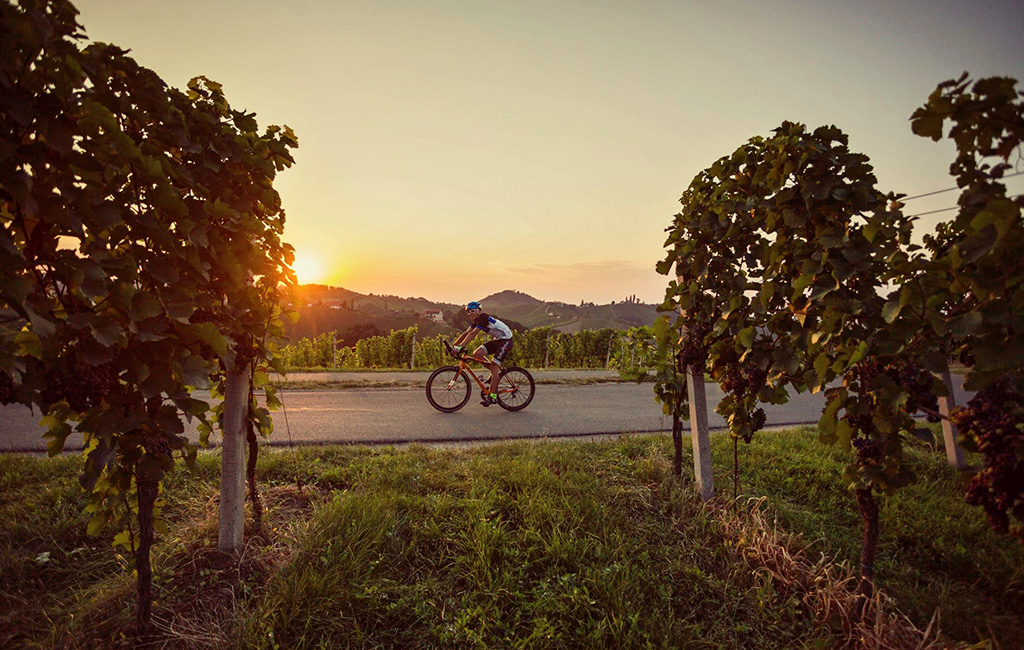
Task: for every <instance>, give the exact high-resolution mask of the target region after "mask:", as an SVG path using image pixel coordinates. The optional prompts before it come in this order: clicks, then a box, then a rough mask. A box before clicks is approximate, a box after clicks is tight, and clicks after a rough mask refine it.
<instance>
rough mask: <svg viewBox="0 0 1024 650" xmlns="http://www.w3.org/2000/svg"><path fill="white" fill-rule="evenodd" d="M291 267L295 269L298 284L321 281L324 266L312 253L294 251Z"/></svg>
mask: <svg viewBox="0 0 1024 650" xmlns="http://www.w3.org/2000/svg"><path fill="white" fill-rule="evenodd" d="M292 269H293V270H294V271H295V277H296V278H297V279H298V281H299V284H313V283H316V282H323V275H324V267H323V265H322V264H321V263H320V260H318V259H317V258H316V257H314V256H312V255H309V254H303V253H296V254H295V263H294V264H292Z"/></svg>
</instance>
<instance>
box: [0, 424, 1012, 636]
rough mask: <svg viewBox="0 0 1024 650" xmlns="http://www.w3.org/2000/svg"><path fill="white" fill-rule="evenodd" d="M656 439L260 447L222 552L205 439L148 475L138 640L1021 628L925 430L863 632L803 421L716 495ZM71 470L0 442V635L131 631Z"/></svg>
mask: <svg viewBox="0 0 1024 650" xmlns="http://www.w3.org/2000/svg"><path fill="white" fill-rule="evenodd" d="M670 446H671V445H670V442H669V441H668V440H667V439H666V437H663V436H636V437H624V438H622V439H620V440H618V441H612V442H601V443H578V442H551V443H517V444H501V445H493V446H479V447H459V448H426V447H412V448H408V449H401V450H396V449H391V448H376V449H366V448H353V447H308V448H301V449H296V450H294V451H291V450H263V451H262V452H261V453H262V456H261V462H260V465H259V475H260V480H261V481H262V492H263V499H264V502H265V505H266V507H267V512H266V513H265V516H264V522H263V526H262V527H261V528H260V529H259V530H256V529H252V530H249V531H248V536H247V539H248V542H247V545H246V548H245V552H244V553H243V554H242V555H241V557H240V558H229V557H227V556H224V555H222V554H220V553H219V552H218V551H216V550H215V548H216V529H217V524H216V502H217V475H218V463H219V456H217V454H216V453H208V454H203V455H201V457H200V460H199V463H198V467H197V471H196V473H195V475H191V474H189V473H188V472H187V471H184V470H181V471H177V472H175V474H174V475H173V476H172V477H171V479H170V481H169V483H168V486H167V489H166V490H165V492H164V498H165V499H166V502H167V503H166V508H165V514H166V516H167V518H168V519H169V521H170V526H169V528H168V531H167V532H166V533H164V534H162V535H160V536H159V537H158V549H157V558H156V566H157V573H158V579H157V599H158V602H157V604H156V619H157V623H158V626H159V628H160V629H161V634H162V637H161V640H160V642H159V643H157V644H156V646H157V647H158V646H159V645H165V646H166V647H196V648H199V647H224V648H226V647H240V646H241V647H259V648H275V647H278V648H321V647H343V648H347V647H352V648H374V647H379V648H435V647H441V648H648V647H653V648H674V647H700V648H735V647H750V648H755V647H756V648H764V647H772V648H777V647H787V648H788V647H808V648H829V647H837V646H842V645H850V646H851V647H906V646H907V645H908V644H909V646H910V647H914V646H915V645H917V644H918V643H924V645H925V647H941V646H942V645H945V644H948V643H954V642H956V641H960V642H966V643H975V642H979V641H982V640H985V639H993V640H994V643H996V644H998V647H1004V648H1013V647H1022V645H1024V641H1022V639H1021V638H1020V634H1019V630H1020V629H1021V627H1022V625H1024V575H1022V572H1024V552H1022V549H1021V548H1020V547H1019V546H1017V545H1015V544H1014V543H1012V542H1010V541H1009V540H1008V539H1005V538H1000V537H998V536H996V535H994V534H993V533H991V532H990V531H989V530H988V526H987V524H986V523H985V521H984V517H983V515H982V514H981V513H980V512H979V511H977V510H976V509H973V508H971V507H969V506H966V505H964V504H963V503H962V501H961V500H960V496H959V493H960V491H961V489H962V487H961V483H962V482H963V480H964V478H963V477H962V476H960V475H958V474H957V473H956V472H955V471H953V470H952V469H950V468H949V467H947V466H946V465H945V464H944V463H943V462H942V459H941V458H940V456H939V455H937V454H934V453H930V452H929V450H928V449H927V448H926V447H924V446H923V445H921V446H916V447H914V448H913V449H911V450H910V451H909V454H910V460H911V462H912V463H913V464H914V467H915V470H916V472H917V474H918V477H919V482H918V484H917V485H915V486H913V487H911V488H909V489H907V490H904V491H903V492H902V493H901V494H899V495H898V496H896V497H894V498H891V499H888V500H885V501H884V507H883V510H882V539H881V543H880V546H879V560H878V562H877V564H876V572H877V579H878V584H879V586H880V587H881V588H882V589H883V590H884V591H885V593H886V594H887V595H888V596H889V598H891V601H886V603H884V606H883V608H882V611H883V612H884V615H882V614H879V616H878V617H877V618H876V619H874V621H875V623H876V624H877V625H876V626H875V627H871V628H863V627H862V628H856V627H852V626H851V623H850V621H849V620H847V619H846V618H844V616H843V615H842V610H841V606H842V605H844V604H848V602H849V594H848V590H847V588H848V587H849V585H850V582H849V572H848V571H847V570H846V568H845V567H846V566H847V565H851V566H852V563H853V560H855V558H856V557H857V554H858V552H859V527H858V526H859V524H858V518H857V516H856V513H855V511H854V508H853V499H852V497H851V496H850V495H849V494H848V493H847V492H846V491H845V489H844V488H843V487H842V485H841V481H840V478H839V468H841V466H842V465H843V463H844V461H843V459H842V455H841V453H839V452H837V451H834V450H829V449H825V448H823V447H821V446H820V445H819V444H817V443H816V441H815V440H814V434H813V433H812V432H809V431H808V430H793V431H787V432H781V433H763V434H760V435H759V436H758V437H757V438H756V439H755V441H754V442H753V443H752V444H751V445H749V446H742V445H741V449H740V452H741V454H740V456H741V465H742V485H741V490H742V494H741V495H740V497H739V498H738V499H735V500H733V499H732V482H731V481H732V472H731V458H732V446H731V443H730V441H729V440H728V438H727V437H725V436H716V437H715V440H714V450H715V456H716V484H717V485H718V486H719V497H718V498H717V499H716V500H714V501H712V502H711V503H709V504H703V503H701V502H700V501H699V500H698V499H697V498H696V497H695V496H694V495H693V493H692V491H691V489H690V487H689V485H688V484H687V482H686V478H685V477H684V481H683V483H682V484H680V483H679V482H677V481H676V480H675V479H673V478H672V477H671V475H670V467H671V465H670V462H669V458H670ZM719 461H720V462H721V464H718V462H719ZM79 462H80V459H79V458H77V457H74V456H69V457H62V458H55V459H46V458H41V457H27V456H3V457H0V578H2V581H0V582H2V585H3V586H2V588H0V646H4V645H5V644H6V645H11V646H15V647H18V646H25V647H81V648H86V647H88V648H95V647H109V646H117V645H123V646H127V645H129V644H130V637H129V633H130V630H131V623H132V620H133V611H132V610H133V607H134V593H133V588H134V580H133V577H132V574H131V569H130V566H129V564H128V562H127V560H126V559H125V558H123V557H121V556H118V555H117V554H115V553H114V552H113V551H112V550H111V547H110V538H111V537H112V534H113V532H114V531H109V532H108V533H107V534H106V536H105V537H103V538H99V539H93V538H88V537H86V535H85V532H84V531H85V524H84V522H85V518H84V515H82V514H81V512H80V492H79V488H78V486H77V479H76V475H77V466H78V463H79ZM300 484H301V487H300ZM761 497H765V498H764V499H761ZM835 562H839V563H840V564H838V565H837V564H835ZM842 563H846V564H842ZM844 599H845V600H844ZM896 608H898V610H899V611H902V612H903V613H905V614H906V616H907V617H908V619H909V620H908V619H904V618H903V617H901V616H900V615H899V614H898V612H897V611H896ZM936 611H938V612H939V616H938V617H937V618H933V617H934V615H935V613H936ZM929 623H937V624H938V625H939V626H940V627H941V630H942V635H943V636H942V637H941V638H940V639H937V638H936V634H935V627H934V625H933V626H932V628H931V629H930V630H927V632H925V630H926V628H928V626H929ZM915 626H916V629H914V627H915ZM858 639H859V640H858ZM929 644H930V645H929Z"/></svg>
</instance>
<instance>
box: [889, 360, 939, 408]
mask: <svg viewBox="0 0 1024 650" xmlns="http://www.w3.org/2000/svg"><path fill="white" fill-rule="evenodd" d="M886 374H887V375H888V376H889V377H890V378H891V379H892V380H893V381H895V382H896V383H897V384H899V385H900V386H901V387H903V389H904V390H906V391H907V393H908V394H909V396H908V397H907V403H906V407H905V408H906V410H907V413H910V414H913V413H917V412H918V411H920V410H921V409H922V408H924V409H927V410H929V411H931V413H929V415H928V421H929V422H938V421H939V418H938V417H937V415H936V414H937V412H938V410H939V398H938V397H937V396H936V395H935V393H934V391H933V390H932V387H933V385H934V383H935V382H934V380H933V379H932V375H931V373H930V372H928V371H927V370H925V369H924V367H923V366H922V365H921V364H919V363H917V362H916V361H909V360H907V361H902V362H900V363H898V364H896V365H894V366H890V367H888V368H886Z"/></svg>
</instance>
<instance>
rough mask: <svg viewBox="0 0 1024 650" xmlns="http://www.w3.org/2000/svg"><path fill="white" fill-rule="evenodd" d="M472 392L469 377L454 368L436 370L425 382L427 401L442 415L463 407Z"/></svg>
mask: <svg viewBox="0 0 1024 650" xmlns="http://www.w3.org/2000/svg"><path fill="white" fill-rule="evenodd" d="M472 392H473V391H472V390H471V389H470V387H469V377H467V376H466V373H464V372H463V373H460V372H459V369H458V368H456V367H455V366H444V367H441V368H438V369H437V370H435V371H434V374H432V375H430V379H428V380H427V401H428V402H430V405H431V406H433V407H434V408H436V409H437V410H438V411H442V412H444V413H454V412H455V411H458V410H459V409H460V408H462V407H463V406H465V405H466V402H468V401H469V396H470V394H471V393H472Z"/></svg>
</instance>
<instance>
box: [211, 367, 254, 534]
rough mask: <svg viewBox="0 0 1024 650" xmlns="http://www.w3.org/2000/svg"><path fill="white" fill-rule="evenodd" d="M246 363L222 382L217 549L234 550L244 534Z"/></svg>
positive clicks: (247, 384)
mask: <svg viewBox="0 0 1024 650" xmlns="http://www.w3.org/2000/svg"><path fill="white" fill-rule="evenodd" d="M248 398H249V364H245V367H244V368H242V369H241V370H238V369H231V370H229V371H228V372H227V376H226V377H225V381H224V441H223V444H222V446H221V459H220V535H219V538H218V541H217V547H218V548H220V550H222V551H232V552H233V551H237V550H238V549H240V548H241V547H242V541H243V538H244V531H245V435H246V431H245V420H246V415H247V414H248V410H249V399H248Z"/></svg>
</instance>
